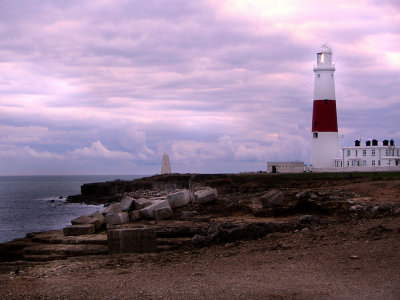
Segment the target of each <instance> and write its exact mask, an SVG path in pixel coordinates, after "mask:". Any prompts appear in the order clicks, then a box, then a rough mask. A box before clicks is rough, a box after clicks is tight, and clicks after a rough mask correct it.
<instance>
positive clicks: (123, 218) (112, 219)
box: [106, 212, 129, 225]
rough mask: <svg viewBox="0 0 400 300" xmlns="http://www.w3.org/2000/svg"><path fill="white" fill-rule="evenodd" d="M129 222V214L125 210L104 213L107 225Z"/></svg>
mask: <svg viewBox="0 0 400 300" xmlns="http://www.w3.org/2000/svg"><path fill="white" fill-rule="evenodd" d="M128 222H129V216H128V213H127V212H120V213H116V214H109V215H106V223H107V225H120V224H125V223H128Z"/></svg>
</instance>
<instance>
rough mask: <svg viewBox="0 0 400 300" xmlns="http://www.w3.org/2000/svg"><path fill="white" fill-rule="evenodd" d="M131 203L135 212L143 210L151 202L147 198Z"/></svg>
mask: <svg viewBox="0 0 400 300" xmlns="http://www.w3.org/2000/svg"><path fill="white" fill-rule="evenodd" d="M133 202H134V205H135V209H137V210H140V209H142V208H145V207H146V206H149V205H150V204H151V200H150V199H147V198H139V199H134V200H133Z"/></svg>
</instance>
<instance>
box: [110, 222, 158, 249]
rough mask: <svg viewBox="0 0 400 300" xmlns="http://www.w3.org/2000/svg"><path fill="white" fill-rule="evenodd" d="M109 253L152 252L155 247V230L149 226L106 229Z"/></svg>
mask: <svg viewBox="0 0 400 300" xmlns="http://www.w3.org/2000/svg"><path fill="white" fill-rule="evenodd" d="M107 242H108V251H109V252H110V253H129V252H153V251H156V249H157V241H156V231H155V229H150V228H118V229H110V230H108V231H107Z"/></svg>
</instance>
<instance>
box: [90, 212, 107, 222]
mask: <svg viewBox="0 0 400 300" xmlns="http://www.w3.org/2000/svg"><path fill="white" fill-rule="evenodd" d="M90 216H91V217H92V218H95V219H98V220H99V221H100V222H101V223H102V224H104V223H105V222H106V218H105V217H104V215H103V214H102V213H101V212H99V211H98V210H97V211H95V212H94V213H92V214H91V215H90Z"/></svg>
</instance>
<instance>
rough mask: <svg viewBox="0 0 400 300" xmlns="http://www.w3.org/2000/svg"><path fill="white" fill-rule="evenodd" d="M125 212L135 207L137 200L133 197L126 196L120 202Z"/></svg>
mask: <svg viewBox="0 0 400 300" xmlns="http://www.w3.org/2000/svg"><path fill="white" fill-rule="evenodd" d="M119 204H120V206H121V210H122V211H123V212H130V211H132V210H134V209H135V201H134V199H133V198H132V197H129V196H125V197H124V198H122V200H121V202H120V203H119Z"/></svg>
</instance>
